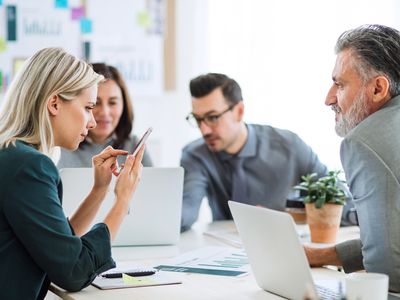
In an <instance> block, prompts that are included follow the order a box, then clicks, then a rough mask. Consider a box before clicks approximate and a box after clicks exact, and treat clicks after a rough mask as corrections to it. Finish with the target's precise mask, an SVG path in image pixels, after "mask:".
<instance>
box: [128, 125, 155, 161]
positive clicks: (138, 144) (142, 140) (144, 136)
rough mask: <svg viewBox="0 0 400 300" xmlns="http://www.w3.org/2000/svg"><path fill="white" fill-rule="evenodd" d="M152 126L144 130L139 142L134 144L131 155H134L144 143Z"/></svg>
mask: <svg viewBox="0 0 400 300" xmlns="http://www.w3.org/2000/svg"><path fill="white" fill-rule="evenodd" d="M152 131H153V128H152V127H150V128H149V129H147V130H146V132H145V133H144V134H143V136H142V137H141V138H140V140H139V142H138V143H137V144H136V146H135V148H134V149H133V152H132V155H133V156H135V155H136V154H137V153H138V151H139V150H140V148H142V146H143V144H144V143H146V141H147V139H148V137H149V135H150V133H152Z"/></svg>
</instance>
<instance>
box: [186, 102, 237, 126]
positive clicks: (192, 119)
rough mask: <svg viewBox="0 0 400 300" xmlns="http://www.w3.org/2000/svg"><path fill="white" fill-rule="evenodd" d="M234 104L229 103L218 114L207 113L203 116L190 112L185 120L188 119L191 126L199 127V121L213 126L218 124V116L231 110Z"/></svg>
mask: <svg viewBox="0 0 400 300" xmlns="http://www.w3.org/2000/svg"><path fill="white" fill-rule="evenodd" d="M235 105H236V104H233V105H230V106H229V107H228V108H227V109H225V110H224V111H223V112H221V113H219V114H215V115H208V116H204V117H197V116H195V115H194V114H193V113H190V114H188V115H187V117H186V121H188V122H189V124H190V125H191V126H193V127H200V124H201V122H204V123H205V124H206V125H207V126H210V127H215V126H217V124H218V121H219V118H221V117H222V115H223V114H225V113H227V112H228V111H230V110H232V108H233V107H234V106H235Z"/></svg>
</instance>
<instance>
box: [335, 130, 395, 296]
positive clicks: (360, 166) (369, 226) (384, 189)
mask: <svg viewBox="0 0 400 300" xmlns="http://www.w3.org/2000/svg"><path fill="white" fill-rule="evenodd" d="M341 157H342V164H343V168H344V170H345V174H346V179H347V182H348V185H349V188H350V191H351V193H352V195H353V201H354V205H355V207H356V209H357V213H358V220H359V224H360V237H361V243H362V246H361V251H362V257H363V265H364V267H365V269H366V270H367V271H368V272H378V273H385V274H388V275H389V278H390V283H389V286H390V289H391V290H392V291H400V255H399V253H400V232H399V231H398V230H397V229H398V228H400V216H399V215H398V202H399V198H400V184H399V182H398V179H397V178H396V176H395V175H394V173H393V171H392V170H391V168H392V167H393V166H392V165H391V164H388V163H387V162H385V161H384V160H383V159H382V158H381V157H380V156H379V154H377V153H376V152H375V151H374V149H372V148H371V147H370V146H369V145H368V144H366V143H365V142H363V141H362V140H359V139H357V138H356V137H346V138H345V139H344V140H343V142H342V145H341Z"/></svg>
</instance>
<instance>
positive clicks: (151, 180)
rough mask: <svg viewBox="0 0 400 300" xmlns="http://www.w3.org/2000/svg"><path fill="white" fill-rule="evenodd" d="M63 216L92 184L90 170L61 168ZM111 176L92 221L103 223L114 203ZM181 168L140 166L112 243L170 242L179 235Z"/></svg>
mask: <svg viewBox="0 0 400 300" xmlns="http://www.w3.org/2000/svg"><path fill="white" fill-rule="evenodd" d="M60 175H61V180H62V183H63V208H64V211H65V214H66V216H70V215H72V213H73V212H74V211H75V210H76V209H77V208H78V206H79V204H80V203H81V201H83V199H84V198H85V197H86V196H87V194H88V193H89V191H90V190H91V188H92V185H93V169H91V168H65V169H62V170H60ZM115 182H116V178H115V176H113V179H112V181H111V185H110V188H109V191H108V193H107V195H106V197H105V199H104V202H103V204H102V206H101V208H100V210H99V212H98V214H97V216H96V218H95V220H94V222H93V224H95V223H99V222H102V221H103V220H104V218H105V216H106V214H107V213H108V211H109V209H110V208H111V207H112V204H113V203H114V199H115V197H114V186H115ZM182 192H183V168H180V167H177V168H150V167H148V168H143V172H142V177H141V180H140V182H139V185H138V187H137V190H136V191H135V193H134V195H133V200H132V201H131V206H130V209H129V212H128V214H127V216H126V217H125V219H124V221H123V223H122V225H121V227H120V229H119V231H118V234H117V237H116V238H115V240H114V242H113V246H141V245H172V244H176V243H177V242H178V240H179V236H180V225H181V211H182Z"/></svg>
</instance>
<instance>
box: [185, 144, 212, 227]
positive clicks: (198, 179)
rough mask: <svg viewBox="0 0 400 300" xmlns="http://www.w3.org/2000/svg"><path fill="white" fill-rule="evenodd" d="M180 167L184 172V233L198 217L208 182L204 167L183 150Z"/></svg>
mask: <svg viewBox="0 0 400 300" xmlns="http://www.w3.org/2000/svg"><path fill="white" fill-rule="evenodd" d="M181 166H182V167H183V168H184V170H185V177H184V184H183V202H182V218H181V231H186V230H188V229H190V227H191V226H192V225H193V223H194V222H196V220H197V218H198V216H199V210H200V205H201V201H202V200H203V198H204V197H205V196H206V194H207V187H208V180H207V175H206V172H205V169H204V165H202V163H201V161H199V160H198V159H197V158H196V157H194V156H193V155H192V154H191V153H190V152H188V151H186V150H185V149H184V150H183V151H182V158H181Z"/></svg>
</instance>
